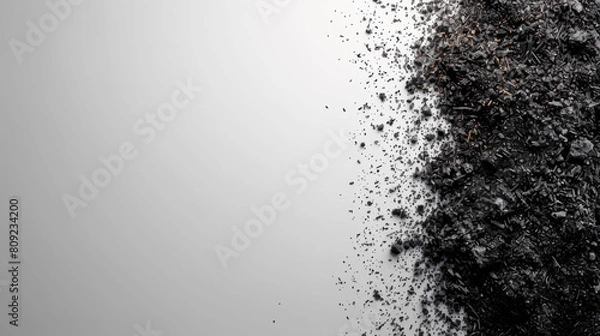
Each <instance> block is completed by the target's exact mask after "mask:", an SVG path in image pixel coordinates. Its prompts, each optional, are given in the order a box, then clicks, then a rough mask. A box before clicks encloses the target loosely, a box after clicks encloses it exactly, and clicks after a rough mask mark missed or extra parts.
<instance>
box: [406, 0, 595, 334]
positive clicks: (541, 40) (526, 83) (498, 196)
mask: <svg viewBox="0 0 600 336" xmlns="http://www.w3.org/2000/svg"><path fill="white" fill-rule="evenodd" d="M420 6H421V7H422V13H434V12H437V13H444V14H443V15H441V16H439V17H440V18H439V19H436V22H435V23H433V26H432V27H433V28H432V30H431V31H430V32H429V35H428V36H427V37H426V38H425V39H423V41H422V43H421V44H420V45H416V46H415V51H416V54H417V57H416V60H415V64H414V68H415V70H416V75H415V76H414V78H412V79H411V80H410V81H409V84H408V87H407V88H408V89H409V91H411V92H416V91H426V92H431V93H433V94H434V95H435V96H437V98H438V101H437V104H438V108H439V109H440V112H441V113H442V115H443V117H444V118H445V119H446V120H447V121H448V122H449V124H450V126H451V130H450V135H451V136H452V138H453V142H452V143H448V144H444V145H443V147H442V152H441V154H439V155H438V156H437V157H435V158H433V159H432V160H431V161H430V162H429V163H428V164H427V165H426V168H425V170H424V171H421V172H420V173H419V177H420V178H422V179H424V180H425V181H426V183H427V184H428V185H429V186H430V187H431V189H432V190H433V191H435V192H437V193H438V194H439V196H440V204H439V205H438V206H437V208H436V209H435V211H434V212H433V214H432V215H431V216H429V217H428V218H427V219H426V220H425V221H424V223H423V228H424V232H425V233H424V235H423V236H422V237H420V240H421V241H420V243H421V244H422V245H423V246H422V247H423V255H424V262H425V263H426V264H428V265H430V266H434V265H439V266H440V267H441V273H440V276H439V279H437V280H436V281H437V282H438V286H437V289H436V290H435V300H434V301H435V302H434V303H441V302H443V303H445V304H447V305H448V306H449V307H450V308H451V309H452V310H454V311H460V310H463V311H464V312H465V314H466V322H467V328H468V330H467V334H469V335H486V336H487V335H529V336H536V335H600V268H599V266H600V258H599V256H600V247H599V244H600V226H599V223H598V222H597V219H600V205H599V203H598V202H599V198H598V188H599V187H600V156H599V150H600V137H599V134H600V0H598V1H596V0H582V1H577V0H571V1H567V0H565V1H555V0H553V1H547V0H543V1H513V0H488V1H481V2H478V1H473V0H462V1H460V2H459V3H458V4H457V6H455V7H453V8H452V9H451V6H450V5H449V4H448V3H442V2H427V3H422V4H421V5H420ZM449 322H452V321H449Z"/></svg>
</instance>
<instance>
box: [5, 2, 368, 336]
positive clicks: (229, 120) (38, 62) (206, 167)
mask: <svg viewBox="0 0 600 336" xmlns="http://www.w3.org/2000/svg"><path fill="white" fill-rule="evenodd" d="M267 2H270V1H267ZM255 4H256V1H254V0H249V1H246V2H244V1H242V0H238V1H190V0H169V1H142V0H104V1H95V0H87V1H85V2H83V3H82V4H81V5H80V6H78V7H74V8H73V12H72V14H71V15H70V16H69V17H68V18H67V19H66V20H64V21H61V22H60V23H59V26H58V28H57V29H56V31H54V32H52V33H50V34H48V36H47V37H46V39H45V41H44V42H43V43H42V44H41V45H40V46H38V47H36V48H35V51H34V52H33V53H30V54H25V55H24V56H23V64H18V62H17V60H16V58H15V56H14V55H13V53H12V52H11V49H10V47H9V41H10V40H11V39H18V40H21V41H24V40H25V33H26V32H27V26H26V22H27V21H28V20H32V21H34V22H37V20H38V18H39V17H40V16H41V15H43V14H45V13H48V12H49V10H48V7H47V6H46V4H45V2H44V1H24V0H21V1H3V2H2V3H1V5H0V7H1V8H0V15H1V18H0V25H2V27H1V29H0V34H1V36H0V41H2V43H3V47H2V48H0V71H1V72H0V73H1V74H2V77H3V81H2V90H0V104H2V105H1V110H2V112H1V113H2V114H1V115H2V121H1V122H0V137H1V141H0V151H1V153H2V157H3V165H2V168H1V171H2V175H1V177H0V192H1V195H0V209H5V210H0V214H2V215H1V216H3V218H5V219H4V220H3V221H2V222H5V223H7V217H8V215H7V209H6V208H7V207H8V199H9V197H11V196H13V195H16V196H18V197H19V198H20V200H21V204H22V208H21V211H22V213H21V225H22V231H21V244H22V246H21V247H22V251H21V259H22V260H23V262H24V264H23V265H22V272H21V275H20V276H21V291H22V293H21V316H20V324H21V327H20V328H19V329H15V328H13V327H10V326H8V317H7V316H6V309H7V308H6V304H7V302H8V297H9V296H8V294H9V293H8V291H7V289H6V287H1V286H0V288H1V289H2V290H1V291H0V302H1V304H2V306H1V307H0V311H1V312H2V317H1V318H0V335H2V336H4V335H7V336H10V335H28V336H30V335H47V336H59V335H61V336H63V335H91V336H106V335H111V336H115V335H122V336H131V335H140V336H145V335H142V333H140V332H139V330H138V329H136V324H139V325H146V323H147V322H148V321H149V322H150V323H151V327H152V330H157V331H161V332H162V335H163V336H175V335H177V336H180V335H331V336H337V335H338V333H339V330H340V327H342V326H343V325H344V324H345V323H347V321H345V319H344V313H343V311H342V310H341V309H340V308H339V307H338V306H337V304H338V302H340V301H343V299H344V298H343V293H341V292H339V291H338V289H337V288H336V286H335V285H334V282H335V279H334V278H333V277H332V276H333V275H336V274H339V273H340V272H342V271H343V268H342V264H341V260H342V259H343V258H344V256H346V255H347V254H348V253H350V252H351V247H350V243H349V240H348V237H349V236H350V235H352V234H353V233H355V232H356V231H357V228H356V227H355V226H356V225H358V224H357V223H353V222H352V220H351V217H350V214H348V211H347V210H348V209H349V208H351V206H352V205H351V202H352V191H353V190H352V189H349V186H348V181H350V180H352V179H354V178H355V176H357V174H358V173H359V171H358V170H359V167H358V166H357V165H356V164H355V163H354V161H353V160H351V159H350V157H351V156H352V151H353V150H354V149H352V148H350V149H348V150H347V151H346V152H344V154H343V155H342V156H341V157H339V158H337V159H335V160H332V161H331V164H330V166H329V168H328V169H327V170H325V171H324V172H323V173H321V174H320V175H319V178H318V179H317V180H316V181H314V182H311V184H310V185H309V187H308V189H307V191H306V192H304V193H303V194H301V195H295V194H294V193H293V192H292V188H290V186H289V185H288V184H286V182H285V181H284V178H285V176H286V174H287V173H288V172H289V171H290V170H292V169H294V168H295V167H296V166H297V165H298V164H299V163H301V162H306V161H307V160H308V159H310V158H311V157H312V156H314V155H315V154H317V153H320V152H322V147H323V144H324V142H326V141H327V139H328V135H327V132H328V131H330V130H331V131H334V132H338V131H339V130H340V129H346V130H352V129H354V128H355V127H356V125H357V118H358V117H357V116H356V115H355V114H353V113H352V111H354V110H355V106H354V105H353V104H354V102H356V101H361V99H363V97H365V95H367V94H368V93H367V92H364V90H362V88H361V87H360V86H359V85H358V84H353V83H349V80H350V79H351V78H354V79H357V78H360V77H361V76H364V73H361V72H360V71H359V69H357V67H356V66H354V65H351V64H348V62H345V61H341V62H340V61H338V58H342V59H348V58H350V57H351V50H352V48H353V46H352V45H348V44H342V43H340V38H339V36H338V35H339V34H341V33H342V30H341V28H340V27H339V25H343V24H344V22H334V23H333V24H331V23H330V20H331V19H338V17H339V16H336V15H335V14H334V10H335V9H345V10H352V7H351V6H353V5H352V4H351V3H349V2H348V1H344V0H321V1H305V0H291V1H290V3H289V4H286V5H284V6H283V7H282V8H281V9H280V12H279V13H277V14H276V15H272V16H271V17H270V22H268V23H267V22H265V21H264V20H263V19H262V18H261V16H260V15H259V13H258V12H257V10H256V7H255ZM327 34H330V35H331V38H327ZM188 77H192V78H193V80H194V83H202V84H203V85H204V88H205V91H204V93H202V94H201V95H200V96H199V97H198V98H197V99H196V100H194V101H193V102H192V103H191V104H190V105H189V106H188V107H187V108H185V109H183V110H182V111H181V112H180V114H179V115H178V117H177V118H176V119H175V120H174V121H173V122H172V123H170V124H168V126H167V127H166V129H165V130H164V131H163V132H161V133H160V134H159V135H158V136H157V138H156V139H155V140H154V141H153V142H152V143H150V144H149V145H144V144H142V143H141V141H140V139H139V137H137V136H136V135H135V134H133V132H132V125H133V124H134V123H135V121H136V120H138V119H139V118H140V117H141V116H143V115H144V114H145V113H147V112H149V111H154V110H156V107H157V106H159V105H160V104H162V103H165V102H168V101H169V97H170V94H171V93H172V92H173V90H174V88H175V83H176V81H177V80H185V79H187V78H188ZM325 105H328V106H329V107H330V108H329V110H327V109H325V108H324V106H325ZM342 107H346V108H347V109H348V110H349V112H348V113H345V114H344V113H342V112H341V110H342ZM125 141H132V142H133V143H134V144H135V145H136V148H137V149H138V151H139V156H138V157H137V158H136V159H134V160H132V161H130V162H127V163H126V166H125V169H124V171H123V173H121V174H120V175H118V176H116V177H114V178H113V181H112V182H111V183H110V184H109V185H108V186H107V187H106V188H104V189H102V190H101V191H100V194H99V196H98V197H97V198H96V199H95V200H93V201H92V202H91V203H90V205H89V206H88V207H86V208H84V209H81V208H80V209H78V210H77V216H76V217H75V218H71V217H70V216H69V214H68V212H67V211H66V209H65V206H64V205H63V201H62V199H61V197H62V196H63V195H64V194H65V193H69V194H71V195H76V194H77V188H78V186H79V181H78V177H79V176H80V175H85V176H88V177H89V176H90V175H91V173H92V172H93V171H94V170H95V169H97V168H99V167H101V164H100V163H99V161H98V159H97V158H98V156H100V155H109V154H115V153H117V152H118V148H119V146H120V145H121V144H122V143H123V142H125ZM279 191H284V192H286V193H287V194H289V195H290V200H291V204H292V205H291V207H290V208H289V209H288V210H286V211H285V213H282V214H281V215H280V216H278V218H277V222H276V223H275V224H274V225H272V226H271V227H269V228H268V229H267V230H265V232H264V233H263V234H262V236H261V237H259V238H258V239H256V240H254V241H253V243H252V246H251V247H250V248H249V249H248V250H247V251H245V252H243V253H242V256H241V257H240V258H239V259H237V260H233V261H232V263H231V265H230V267H229V268H227V269H224V268H223V267H222V266H221V264H220V263H219V260H218V259H217V258H216V255H215V252H214V250H213V248H214V247H215V245H216V244H226V243H228V241H229V239H230V237H231V227H232V226H233V225H241V224H243V223H244V222H245V221H246V220H248V219H249V218H252V216H253V215H252V212H251V210H250V209H251V207H252V206H253V205H262V204H265V203H267V202H268V200H269V199H270V198H271V196H272V195H273V194H274V193H276V192H279ZM340 193H342V194H343V195H344V196H343V197H340V196H339V194H340ZM7 231H8V230H7V227H6V226H5V227H1V228H0V263H2V265H6V262H7V260H8V251H7V250H8V242H7ZM2 269H3V271H2V272H1V273H0V285H2V284H3V283H4V284H5V282H6V280H7V279H8V275H7V274H6V271H5V267H2ZM279 302H281V305H278V303H279ZM272 320H276V323H275V324H273V323H272ZM156 336H157V335H156Z"/></svg>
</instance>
